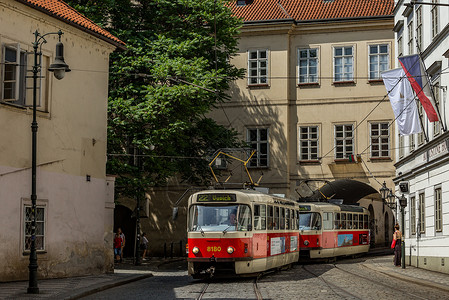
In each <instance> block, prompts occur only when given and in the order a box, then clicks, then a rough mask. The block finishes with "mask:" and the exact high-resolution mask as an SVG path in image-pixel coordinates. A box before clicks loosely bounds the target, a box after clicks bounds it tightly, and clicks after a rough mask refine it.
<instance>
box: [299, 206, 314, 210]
mask: <svg viewBox="0 0 449 300" xmlns="http://www.w3.org/2000/svg"><path fill="white" fill-rule="evenodd" d="M298 209H299V211H311V210H312V208H311V207H310V205H299V208H298Z"/></svg>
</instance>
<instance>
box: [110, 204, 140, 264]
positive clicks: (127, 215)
mask: <svg viewBox="0 0 449 300" xmlns="http://www.w3.org/2000/svg"><path fill="white" fill-rule="evenodd" d="M132 214H133V212H132V210H131V209H129V208H128V207H126V206H123V205H120V204H117V205H116V206H115V209H114V232H117V229H118V228H119V227H120V228H122V231H123V233H124V234H125V239H126V243H125V248H124V249H123V257H134V245H135V242H134V240H135V237H136V218H133V217H132Z"/></svg>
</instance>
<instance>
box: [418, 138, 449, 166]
mask: <svg viewBox="0 0 449 300" xmlns="http://www.w3.org/2000/svg"><path fill="white" fill-rule="evenodd" d="M448 144H449V139H445V140H444V141H442V142H440V143H439V144H437V145H435V146H434V147H432V148H430V149H429V150H427V151H426V152H424V153H423V156H422V158H423V161H424V162H429V161H431V160H433V159H435V158H437V157H439V156H441V155H444V154H446V153H448Z"/></svg>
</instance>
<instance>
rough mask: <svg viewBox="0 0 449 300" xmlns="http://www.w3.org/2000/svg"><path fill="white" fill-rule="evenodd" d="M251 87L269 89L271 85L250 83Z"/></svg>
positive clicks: (249, 86)
mask: <svg viewBox="0 0 449 300" xmlns="http://www.w3.org/2000/svg"><path fill="white" fill-rule="evenodd" d="M248 88H249V89H268V88H270V86H269V85H268V84H248Z"/></svg>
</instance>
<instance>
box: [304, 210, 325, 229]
mask: <svg viewBox="0 0 449 300" xmlns="http://www.w3.org/2000/svg"><path fill="white" fill-rule="evenodd" d="M320 229H321V215H320V214H319V213H312V212H301V213H299V230H320Z"/></svg>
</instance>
